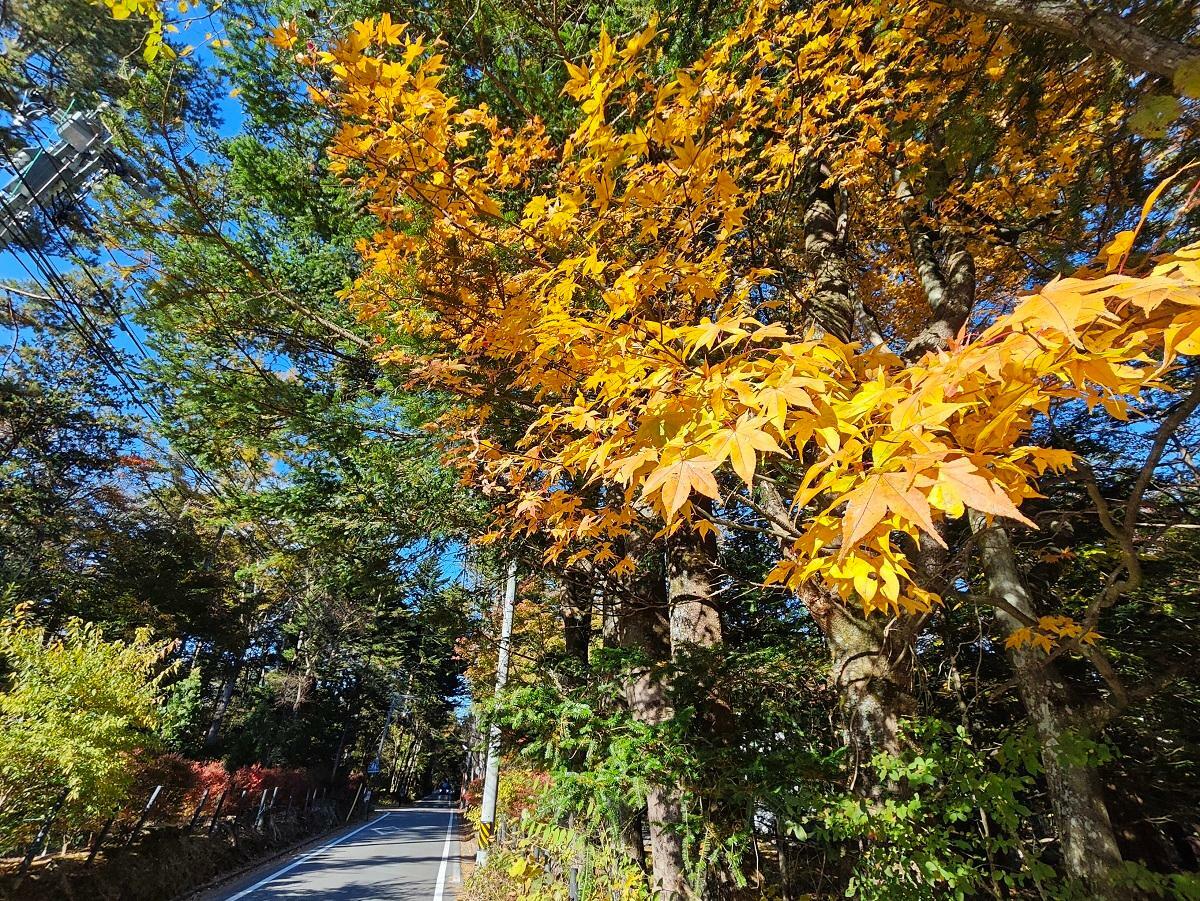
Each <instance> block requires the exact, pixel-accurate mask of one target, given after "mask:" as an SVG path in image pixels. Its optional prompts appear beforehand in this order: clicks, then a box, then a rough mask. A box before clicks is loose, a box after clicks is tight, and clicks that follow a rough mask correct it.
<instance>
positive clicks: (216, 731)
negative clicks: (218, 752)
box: [204, 654, 242, 748]
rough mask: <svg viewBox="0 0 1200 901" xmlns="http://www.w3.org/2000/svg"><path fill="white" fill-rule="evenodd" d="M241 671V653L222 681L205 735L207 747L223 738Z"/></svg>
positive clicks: (215, 744)
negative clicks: (223, 730)
mask: <svg viewBox="0 0 1200 901" xmlns="http://www.w3.org/2000/svg"><path fill="white" fill-rule="evenodd" d="M241 673H242V655H241V654H239V655H238V656H237V659H236V660H234V663H233V670H232V671H231V672H230V673H229V675H228V676H226V677H225V681H224V682H222V683H221V691H220V693H219V694H218V695H217V703H216V706H215V707H213V714H212V719H211V720H210V721H209V724H208V731H207V732H206V733H205V735H204V747H205V748H215V747H216V746H217V743H218V742H220V740H221V729H222V728H223V727H224V725H225V716H226V715H227V714H228V713H229V704H230V702H231V701H232V700H233V692H234V690H235V689H236V688H237V681H238V677H239V676H240V675H241Z"/></svg>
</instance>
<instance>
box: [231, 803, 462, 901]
mask: <svg viewBox="0 0 1200 901" xmlns="http://www.w3.org/2000/svg"><path fill="white" fill-rule="evenodd" d="M390 813H391V811H390V810H389V811H388V812H387V813H384V814H381V815H380V816H378V817H376V818H375V819H373V820H371V822H369V823H367V824H366V825H365V826H359V827H358V828H357V829H355V830H354V831H353V832H347V833H346V834H345V835H343V836H342V837H341V838H339V839H336V840H334V841H332V842H330V843H329V844H327V845H322V846H321V847H319V848H317V850H315V851H309V852H308V853H307V854H305V855H304V856H303V857H300V858H297V859H296V860H293V861H292V862H291V863H289V864H288V865H287V866H286V867H284V868H283V869H281V870H276V871H275V872H274V873H272V874H271V875H270V876H268V877H267V878H266V879H260V880H259V881H258V882H256V883H254V885H252V886H250V888H247V889H242V890H241V891H240V892H238V893H237V894H236V895H230V896H229V897H228V898H226V899H225V901H238V899H239V898H245V897H246V896H247V895H249V894H250V893H251V892H254V891H257V890H258V889H260V888H262V887H263V886H264V885H266V884H267V883H269V882H274V881H275V880H276V879H278V878H279V877H280V876H282V875H283V874H284V873H290V872H291V871H292V870H294V869H296V867H298V866H300V864H302V863H304V862H305V861H306V860H309V859H311V858H313V857H316V856H317V855H318V854H320V853H321V852H322V851H328V850H329V849H330V848H332V847H334V846H335V845H340V844H341V843H342V842H344V841H346V840H347V839H350V838H354V836H356V835H358V834H359V833H360V832H362V831H363V830H364V829H370V828H371V827H372V826H374V825H375V824H376V823H378V822H379V821H380V820H382V819H383V818H384V817H386V816H388V814H390ZM444 865H445V862H444V861H443V866H444ZM438 897H439V898H440V897H441V895H440V894H439V895H438Z"/></svg>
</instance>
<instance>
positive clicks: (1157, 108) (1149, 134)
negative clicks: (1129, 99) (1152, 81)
mask: <svg viewBox="0 0 1200 901" xmlns="http://www.w3.org/2000/svg"><path fill="white" fill-rule="evenodd" d="M1181 112H1183V107H1182V106H1181V105H1180V103H1179V101H1178V100H1177V99H1176V98H1174V97H1172V96H1170V95H1169V94H1152V95H1150V96H1149V97H1144V98H1142V102H1141V103H1139V104H1138V108H1137V109H1136V110H1135V111H1134V113H1133V115H1132V116H1130V117H1129V127H1130V128H1132V129H1133V130H1134V131H1135V132H1136V133H1137V134H1139V135H1141V136H1142V137H1143V138H1165V137H1166V136H1167V129H1168V128H1170V127H1171V123H1172V122H1174V121H1175V120H1176V119H1178V118H1179V114H1180V113H1181Z"/></svg>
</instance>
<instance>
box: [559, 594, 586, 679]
mask: <svg viewBox="0 0 1200 901" xmlns="http://www.w3.org/2000/svg"><path fill="white" fill-rule="evenodd" d="M592 601H593V592H592V586H591V584H590V582H588V581H586V580H585V579H582V578H580V579H572V580H571V581H569V582H568V583H567V590H566V596H565V597H564V598H563V605H562V620H563V639H564V641H565V642H566V648H567V656H568V657H570V658H571V659H572V660H573V661H574V662H575V663H576V665H577V666H578V668H579V673H580V674H582V673H583V671H584V670H586V669H587V667H588V651H589V646H590V644H591V640H592Z"/></svg>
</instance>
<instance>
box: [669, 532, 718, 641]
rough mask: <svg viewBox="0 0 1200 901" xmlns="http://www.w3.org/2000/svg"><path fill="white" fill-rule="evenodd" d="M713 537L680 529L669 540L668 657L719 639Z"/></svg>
mask: <svg viewBox="0 0 1200 901" xmlns="http://www.w3.org/2000/svg"><path fill="white" fill-rule="evenodd" d="M716 557H717V543H716V540H715V539H714V538H713V536H712V535H711V534H710V535H707V536H705V535H701V534H700V533H699V532H679V533H677V534H676V535H675V537H673V538H672V539H671V544H670V546H669V550H668V561H667V598H668V600H669V603H670V609H671V656H672V657H674V658H678V656H679V654H680V653H681V652H686V651H688V650H690V649H694V648H697V647H700V648H711V647H715V646H716V645H719V644H720V643H721V638H722V630H721V613H720V611H719V610H718V608H717V604H716V584H715V576H716V572H715V569H716V567H715V563H716Z"/></svg>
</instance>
